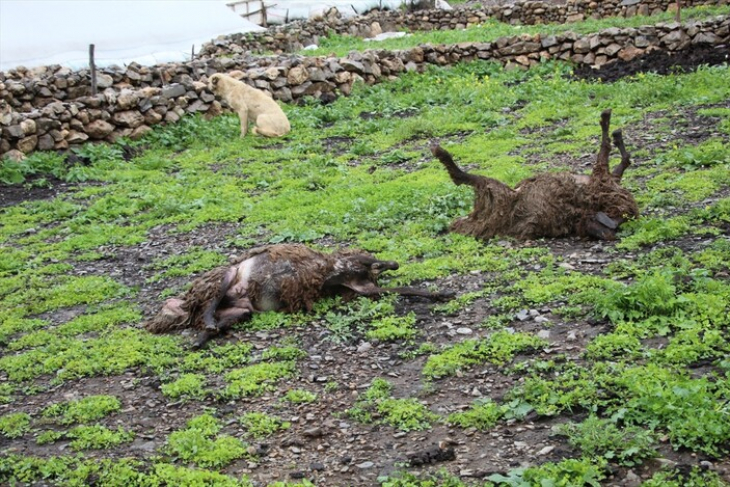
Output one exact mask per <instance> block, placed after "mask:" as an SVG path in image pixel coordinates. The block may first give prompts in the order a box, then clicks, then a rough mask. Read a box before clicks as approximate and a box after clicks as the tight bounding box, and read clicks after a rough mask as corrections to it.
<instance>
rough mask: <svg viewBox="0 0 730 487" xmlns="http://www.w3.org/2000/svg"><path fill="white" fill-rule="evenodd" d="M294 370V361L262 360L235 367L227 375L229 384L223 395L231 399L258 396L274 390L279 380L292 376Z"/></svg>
mask: <svg viewBox="0 0 730 487" xmlns="http://www.w3.org/2000/svg"><path fill="white" fill-rule="evenodd" d="M294 371H295V362H294V361H285V362H262V363H258V364H253V365H249V366H247V367H243V368H241V369H234V370H232V371H230V372H228V373H227V374H226V376H225V379H226V382H228V385H227V386H226V388H225V389H224V390H223V393H222V395H223V397H226V398H230V399H236V398H240V397H246V396H256V395H259V394H262V393H263V392H264V391H269V390H273V389H274V388H275V385H276V383H277V382H278V381H280V380H281V379H284V378H286V377H291V376H292V375H293V374H294Z"/></svg>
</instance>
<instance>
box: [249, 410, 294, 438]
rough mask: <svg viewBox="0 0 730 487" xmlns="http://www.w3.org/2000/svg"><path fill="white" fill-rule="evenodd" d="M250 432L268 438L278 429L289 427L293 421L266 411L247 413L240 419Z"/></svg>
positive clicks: (256, 436)
mask: <svg viewBox="0 0 730 487" xmlns="http://www.w3.org/2000/svg"><path fill="white" fill-rule="evenodd" d="M239 421H240V423H241V425H242V426H243V427H244V428H246V431H248V434H249V435H251V436H252V437H254V438H266V437H267V436H271V435H273V434H274V433H276V432H277V431H281V430H286V429H289V427H290V426H291V423H289V422H288V421H283V420H281V419H280V418H276V417H274V416H269V415H268V414H265V413H256V412H254V413H246V414H244V415H243V416H241V418H240V419H239Z"/></svg>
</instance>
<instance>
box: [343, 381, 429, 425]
mask: <svg viewBox="0 0 730 487" xmlns="http://www.w3.org/2000/svg"><path fill="white" fill-rule="evenodd" d="M392 390H393V385H392V384H391V383H390V382H388V381H387V380H385V379H381V378H377V379H374V380H373V382H372V384H371V385H370V387H369V388H368V389H367V390H366V391H365V393H364V394H363V395H362V397H361V398H360V399H358V401H357V402H356V403H355V405H354V406H353V407H352V408H350V409H349V410H348V414H349V415H350V417H352V418H354V419H356V420H357V421H361V422H364V423H369V422H371V421H373V420H376V419H379V421H380V422H382V423H385V424H388V425H390V426H393V427H394V428H396V429H398V430H400V431H414V430H424V429H428V428H430V427H431V422H432V421H435V420H437V419H438V415H437V414H435V413H433V412H431V411H430V410H429V409H428V408H427V407H426V406H424V405H423V404H421V403H420V402H418V401H417V400H416V399H414V398H405V399H395V398H392V397H390V393H391V391H392Z"/></svg>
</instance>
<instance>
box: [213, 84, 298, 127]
mask: <svg viewBox="0 0 730 487" xmlns="http://www.w3.org/2000/svg"><path fill="white" fill-rule="evenodd" d="M208 87H209V88H210V91H212V92H213V93H214V94H216V95H218V96H220V97H221V98H222V99H223V100H225V101H226V103H228V105H230V107H231V108H232V109H234V110H235V111H236V113H238V116H239V118H240V119H241V137H244V136H245V135H246V132H247V131H248V122H249V120H250V121H252V122H253V123H254V128H253V129H252V132H253V133H254V134H259V135H263V136H265V137H281V136H282V135H286V134H288V133H289V131H290V130H291V125H290V124H289V119H287V118H286V114H285V113H284V110H282V109H281V107H280V106H279V105H278V104H277V103H276V102H275V101H274V100H273V99H272V98H270V97H269V96H267V95H266V94H265V93H264V92H263V91H261V90H257V89H256V88H252V87H250V86H249V85H247V84H246V83H244V82H242V81H238V80H237V79H235V78H232V77H230V76H228V75H227V74H220V73H217V74H214V75H213V76H211V78H210V82H209V83H208Z"/></svg>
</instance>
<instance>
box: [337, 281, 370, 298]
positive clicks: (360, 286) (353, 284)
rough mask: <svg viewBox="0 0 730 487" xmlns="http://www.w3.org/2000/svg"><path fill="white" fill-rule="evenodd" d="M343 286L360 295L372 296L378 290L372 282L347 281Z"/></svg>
mask: <svg viewBox="0 0 730 487" xmlns="http://www.w3.org/2000/svg"><path fill="white" fill-rule="evenodd" d="M342 285H343V286H345V287H346V288H349V289H352V290H353V291H355V292H356V293H358V294H363V295H367V294H372V293H373V292H374V291H376V290H377V289H378V286H376V285H375V284H373V283H372V282H370V281H354V280H352V281H346V282H343V283H342Z"/></svg>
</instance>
